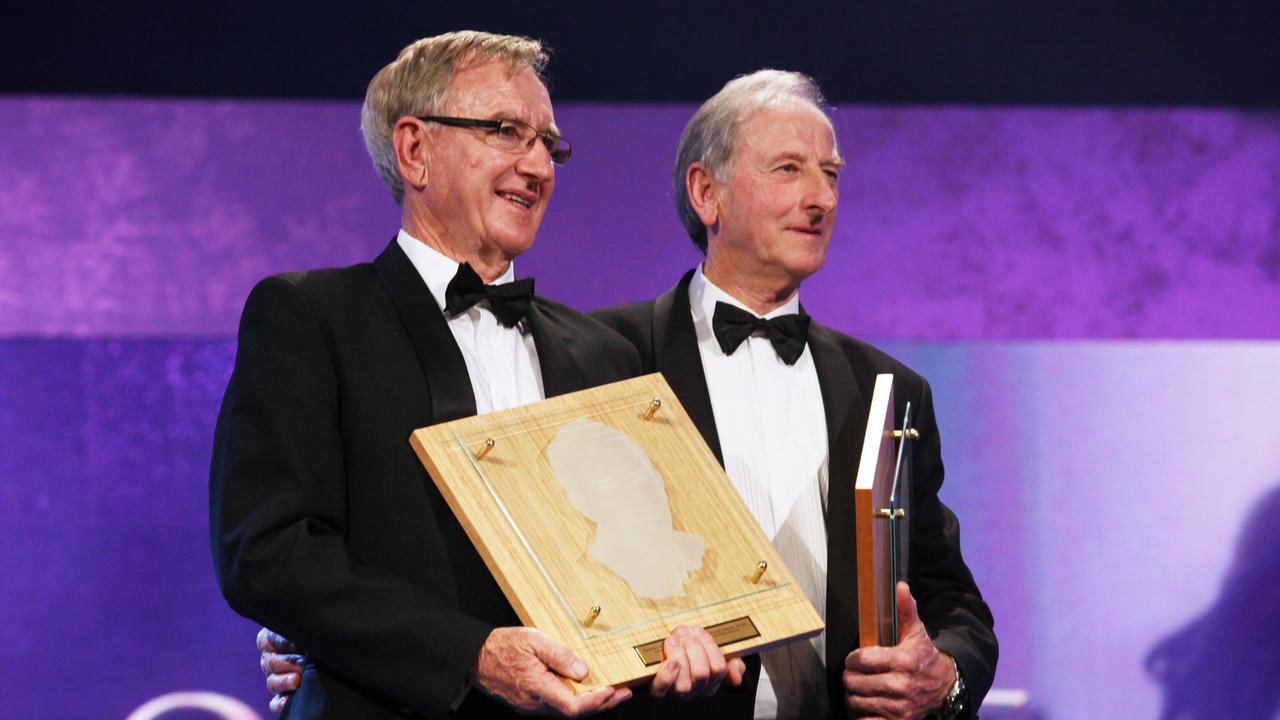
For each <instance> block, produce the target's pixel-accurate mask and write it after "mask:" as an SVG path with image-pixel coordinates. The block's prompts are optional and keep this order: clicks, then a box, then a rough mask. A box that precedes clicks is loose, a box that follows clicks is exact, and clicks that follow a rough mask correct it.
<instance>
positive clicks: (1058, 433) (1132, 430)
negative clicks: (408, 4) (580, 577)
mask: <svg viewBox="0 0 1280 720" xmlns="http://www.w3.org/2000/svg"><path fill="white" fill-rule="evenodd" d="M691 111H692V108H690V107H642V106H630V107H607V106H582V105H566V106H562V107H561V108H560V109H559V116H558V120H559V124H560V125H561V126H562V127H563V128H564V129H565V131H566V132H567V133H569V134H570V137H571V138H572V139H573V140H574V144H575V156H574V160H573V162H572V163H571V164H570V165H569V166H567V167H566V168H564V169H562V170H561V171H560V173H559V176H558V183H559V186H558V188H557V192H556V196H555V199H554V200H553V203H552V209H551V210H550V212H549V214H548V217H547V221H546V223H545V224H544V229H543V232H542V233H541V235H540V240H539V243H538V246H537V247H536V248H535V250H534V251H533V252H532V253H531V254H530V255H529V256H528V257H527V258H524V259H521V261H520V262H519V270H520V272H521V273H522V274H533V275H536V276H537V277H538V282H539V289H540V290H541V291H543V292H544V293H546V294H549V295H552V296H554V297H557V298H558V299H563V300H566V301H568V302H570V303H572V304H574V305H577V306H579V307H582V308H592V307H598V306H602V305H606V304H610V303H614V302H621V301H627V300H634V299H640V298H643V297H649V296H652V295H654V294H656V293H658V292H660V291H662V290H665V289H666V288H667V287H668V286H669V285H670V284H671V283H672V282H674V280H675V278H676V277H677V276H678V274H679V273H680V272H681V270H682V269H684V268H685V267H688V266H690V265H691V264H693V263H694V262H696V261H697V255H696V253H695V251H694V250H693V249H692V246H691V245H690V244H689V243H688V241H687V240H686V239H684V237H683V236H682V234H681V231H680V229H679V225H678V223H677V221H676V220H675V217H674V211H673V210H672V204H671V198H670V191H669V179H668V173H669V162H670V158H671V155H672V153H673V149H674V146H675V143H676V140H677V138H678V135H679V131H680V128H681V127H682V125H683V123H684V122H685V120H686V119H687V117H688V116H689V114H690V113H691ZM836 117H837V126H838V129H839V133H840V137H841V146H842V149H843V151H844V153H845V154H846V156H847V158H848V159H849V160H850V167H849V170H848V172H846V174H845V176H844V178H843V179H842V181H841V189H842V200H843V202H842V210H841V215H842V219H841V220H840V222H839V223H838V228H837V232H836V238H835V241H834V243H833V247H832V251H831V254H830V258H829V262H828V267H827V268H825V269H824V271H823V272H822V273H821V274H820V275H819V276H817V277H815V278H814V279H813V280H812V281H810V282H809V283H807V284H806V285H805V290H804V300H805V303H806V306H808V307H809V309H810V310H811V311H812V312H813V313H814V314H815V315H816V316H817V317H818V318H819V319H820V320H823V321H824V322H827V323H828V324H831V325H834V326H836V327H838V328H840V329H843V330H845V331H847V332H850V333H853V334H857V335H859V336H862V337H866V338H869V339H873V340H879V341H882V342H883V344H884V346H885V347H886V349H888V350H890V351H892V352H895V353H897V354H899V355H900V356H901V357H902V358H903V359H904V360H906V361H908V362H909V363H911V364H913V365H915V366H916V367H917V368H918V369H920V370H922V371H923V372H925V374H926V375H928V376H929V377H930V378H931V379H932V380H933V382H934V386H935V395H936V397H937V399H938V403H939V406H938V410H939V419H940V422H941V424H942V428H943V437H944V439H945V440H946V446H947V451H946V457H947V466H948V483H947V486H946V488H945V490H944V494H945V497H946V499H947V500H948V502H950V503H952V504H953V505H954V506H955V507H957V509H958V510H959V512H960V515H961V518H962V520H963V521H964V540H965V550H966V553H967V555H968V556H969V558H970V560H971V564H972V565H973V567H974V570H975V573H976V574H977V576H978V578H979V581H980V583H981V584H982V586H983V588H984V591H985V592H986V594H987V595H988V596H989V599H990V601H991V604H992V606H993V608H994V610H995V611H996V614H997V623H998V631H999V633H1000V636H1001V640H1002V644H1003V649H1004V654H1003V658H1002V663H1001V667H1000V673H999V675H998V678H997V685H998V686H1000V687H1003V688H1019V689H1025V690H1028V691H1029V692H1030V696H1031V702H1032V705H1033V706H1035V707H1038V708H1039V709H1040V711H1041V712H1042V715H1043V716H1045V717H1062V718H1068V717H1084V716H1089V717H1098V716H1104V717H1106V716H1114V717H1149V716H1152V715H1153V714H1154V712H1155V708H1156V707H1157V704H1158V690H1157V686H1156V684H1155V683H1153V682H1152V681H1151V680H1150V679H1149V678H1148V677H1147V675H1146V672H1145V670H1144V669H1143V658H1144V655H1145V653H1146V652H1147V651H1148V650H1149V649H1150V648H1151V647H1152V646H1153V644H1154V643H1155V642H1156V641H1157V640H1158V639H1160V638H1161V637H1163V636H1165V635H1167V634H1168V633H1169V632H1171V631H1172V630H1173V629H1175V628H1176V627H1179V626H1181V625H1183V624H1185V623H1187V622H1188V621H1189V620H1190V619H1192V618H1193V617H1194V616H1195V615H1196V614H1197V613H1199V612H1200V611H1202V610H1203V609H1204V608H1205V607H1207V606H1208V605H1209V604H1210V603H1212V602H1214V597H1215V596H1216V594H1217V589H1218V585H1219V582H1220V581H1221V580H1222V578H1223V575H1224V573H1225V572H1226V569H1227V568H1228V566H1229V565H1230V564H1231V563H1232V562H1233V560H1232V556H1233V550H1232V543H1233V541H1234V538H1235V537H1236V536H1237V534H1238V532H1239V528H1240V527H1241V525H1242V523H1243V522H1244V518H1245V517H1246V516H1247V514H1248V512H1249V510H1250V508H1252V507H1254V505H1255V503H1257V502H1258V498H1259V497H1261V496H1262V495H1263V494H1264V492H1265V491H1266V490H1267V488H1269V487H1273V486H1275V484H1276V483H1277V482H1280V455H1278V454H1277V453H1278V452H1280V451H1277V450H1276V448H1277V447H1280V444H1278V443H1275V442H1274V439H1275V438H1274V428H1275V427H1277V426H1280V415H1277V410H1276V409H1277V408H1280V402H1277V401H1280V390H1278V389H1277V388H1278V384H1277V381H1276V380H1275V378H1276V375H1277V371H1278V370H1280V344H1277V343H1276V342H1273V341H1274V340H1275V339H1277V338H1280V112H1275V111H1249V112H1245V111H1226V110H1103V109H1080V110H1067V109H1060V110H1027V109H1019V110H1014V109H982V110H977V109H964V108H932V109H903V108H896V109H894V108H842V109H839V110H838V111H837V113H836ZM356 125H357V108H356V106H355V105H353V104H351V103H272V102H196V101H183V102H178V101H173V102H160V101H134V100H66V99H38V98H9V99H4V100H0V127H2V128H4V129H5V132H4V133H2V134H0V173H3V175H2V176H3V177H4V180H3V182H0V239H3V241H4V242H3V244H2V245H0V699H2V700H3V703H4V710H3V711H0V715H8V716H12V717H23V718H64V717H123V716H124V715H125V714H126V713H128V712H129V711H130V710H131V709H132V708H134V707H136V706H138V705H140V704H141V703H142V702H144V701H145V700H147V699H148V698H150V697H153V696H156V695H159V694H161V693H165V692H169V691H173V690H179V689H208V690H216V691H218V692H222V693H225V694H229V695H232V696H236V697H240V698H242V699H244V700H246V701H247V702H249V703H251V704H252V705H254V706H255V707H258V708H260V709H261V708H263V707H264V702H265V697H266V694H265V691H263V690H262V689H261V686H260V682H261V681H260V678H259V676H258V675H257V673H256V667H255V653H254V651H253V650H252V648H251V642H252V632H253V629H254V627H253V625H252V624H251V623H248V622H247V621H244V620H241V619H239V618H237V617H235V616H234V615H233V614H232V613H231V612H230V611H229V610H227V609H226V607H225V604H224V603H223V602H222V600H221V599H220V597H219V596H218V594H217V590H216V587H215V585H214V582H213V578H212V571H211V567H210V563H209V557H208V541H207V528H206V500H205V493H206V477H207V462H208V456H209V449H210V444H211V439H212V438H211V435H212V421H213V417H214V415H215V413H216V410H217V403H218V401H219V398H220V396H221V392H222V389H223V387H224V385H225V382H226V378H227V375H228V373H229V371H230V362H231V358H232V356H233V353H234V328H235V324H236V320H237V317H238V314H239V309H240V306H241V303H242V302H243V299H244V296H245V294H246V293H247V291H248V289H249V287H250V286H251V284H252V283H253V282H254V281H255V280H257V279H258V278H259V277H261V276H263V275H265V274H268V273H271V272H277V271H282V270H286V269H297V268H303V267H309V266H316V265H332V264H346V263H351V262H357V261H361V260H364V259H367V258H369V257H371V256H372V255H373V254H375V253H376V252H377V251H378V250H380V249H381V247H382V246H383V245H384V244H385V243H386V241H387V239H389V238H390V237H391V235H392V234H393V233H394V232H395V230H396V228H397V227H398V214H397V211H396V208H395V207H394V205H393V204H392V202H391V201H390V200H389V198H388V197H387V196H386V193H385V192H384V191H383V190H382V189H381V188H380V186H379V185H378V183H377V181H376V179H375V178H374V176H373V173H372V171H371V170H370V169H369V167H368V161H367V159H366V158H365V157H364V154H363V151H362V148H361V145H360V141H359V137H358V132H357V129H356ZM889 303H891V305H890V304H889ZM1089 338H1095V339H1104V340H1107V341H1108V342H1102V343H1098V342H1061V340H1063V339H1089ZM1134 339H1144V340H1148V341H1150V340H1158V341H1159V342H1134V341H1133V340H1134ZM1228 339H1254V340H1257V341H1259V342H1248V343H1241V342H1222V341H1224V340H1228ZM1183 340H1195V341H1194V342H1183ZM1202 340H1215V341H1216V342H1203V341H1202ZM1046 341H1051V342H1046ZM1267 341H1272V342H1267ZM1239 398H1244V399H1245V401H1246V402H1244V403H1243V405H1242V406H1241V407H1237V406H1238V405H1241V404H1240V403H1238V399H1239ZM1228 468H1229V470H1228ZM1099 508H1103V509H1104V511H1103V512H1098V509H1099ZM1134 508H1137V510H1136V511H1135V510H1134ZM1206 528H1212V532H1208V531H1207V530H1206ZM1206 538H1207V539H1206ZM1188 567H1194V568H1195V572H1194V573H1190V572H1187V571H1186V570H1184V568H1188ZM1273 584H1275V585H1277V586H1280V581H1277V582H1276V583H1273ZM1278 631H1280V630H1278ZM1218 634H1219V635H1221V636H1224V637H1227V638H1228V639H1230V638H1232V637H1234V636H1232V635H1230V634H1229V633H1226V634H1224V633H1218ZM1228 649H1230V648H1228ZM1064 667H1073V668H1083V670H1078V671H1072V672H1069V673H1064V672H1062V668H1064ZM1205 694H1206V695H1211V694H1212V693H1210V692H1206V693H1205ZM994 713H995V710H994V708H993V709H992V712H991V713H987V712H984V716H987V715H992V716H994Z"/></svg>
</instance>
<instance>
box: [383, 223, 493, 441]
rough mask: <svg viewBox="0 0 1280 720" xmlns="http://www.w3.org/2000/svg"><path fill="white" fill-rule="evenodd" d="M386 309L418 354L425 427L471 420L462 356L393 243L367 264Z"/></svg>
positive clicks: (473, 404) (428, 293) (441, 315)
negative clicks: (427, 411)
mask: <svg viewBox="0 0 1280 720" xmlns="http://www.w3.org/2000/svg"><path fill="white" fill-rule="evenodd" d="M373 266H374V269H375V270H376V271H377V273H378V277H379V278H380V279H381V280H382V284H383V286H384V287H385V288H386V289H387V294H388V295H390V296H391V304H392V305H394V306H395V308H396V313H397V314H398V315H399V316H400V322H401V323H403V324H404V328H405V332H406V333H408V335H409V340H410V341H411V342H412V343H413V349H414V351H415V352H416V353H417V354H418V364H419V365H421V366H422V374H423V375H425V376H426V378H427V387H428V388H429V389H430V392H431V422H432V423H433V424H434V423H442V422H447V421H449V420H457V419H458V418H464V417H470V416H472V415H475V414H476V398H475V394H474V393H473V392H472V390H471V376H470V375H468V374H467V364H466V361H464V360H463V359H462V351H461V350H459V349H458V343H457V341H456V340H454V339H453V333H452V332H450V331H449V324H448V323H447V322H445V319H444V313H443V312H442V311H441V310H440V306H438V305H436V301H435V298H433V297H432V296H431V291H430V290H427V286H426V283H424V282H422V276H421V275H419V274H418V271H417V270H416V269H415V268H414V267H413V263H412V262H410V261H409V258H408V257H407V256H406V255H405V254H404V251H403V250H401V249H400V246H399V245H398V244H397V243H396V241H395V240H394V239H393V240H392V241H391V244H390V245H388V246H387V249H386V250H383V251H382V254H381V255H379V256H378V258H377V259H376V260H374V261H373Z"/></svg>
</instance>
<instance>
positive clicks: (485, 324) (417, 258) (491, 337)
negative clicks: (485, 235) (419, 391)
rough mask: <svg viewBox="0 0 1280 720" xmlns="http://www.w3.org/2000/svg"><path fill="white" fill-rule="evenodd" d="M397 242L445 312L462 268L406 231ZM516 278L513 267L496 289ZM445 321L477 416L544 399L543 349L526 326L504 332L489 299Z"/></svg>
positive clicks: (495, 282)
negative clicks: (459, 353) (459, 354)
mask: <svg viewBox="0 0 1280 720" xmlns="http://www.w3.org/2000/svg"><path fill="white" fill-rule="evenodd" d="M396 242H398V243H399V244H400V249H402V250H404V254H405V255H408V256H409V261H410V262H412V263H413V267H414V268H416V269H417V271H418V274H419V275H421V276H422V281H423V282H425V283H426V284H427V289H428V290H430V291H431V296H432V297H433V298H435V300H436V304H437V305H439V306H440V310H441V312H444V306H445V296H444V293H445V289H446V288H448V287H449V281H450V280H452V279H453V276H454V273H456V272H457V271H458V263H456V262H454V261H453V260H450V259H449V258H447V257H445V256H444V255H442V254H440V253H439V252H437V251H435V250H433V249H432V248H430V247H428V246H427V245H426V244H425V243H423V242H421V241H420V240H418V239H417V238H415V237H413V236H412V235H410V234H409V233H407V232H405V231H404V230H401V231H400V234H399V235H397V236H396ZM515 278H516V267H515V263H512V264H511V265H510V267H508V268H507V271H506V272H505V273H503V274H502V276H501V277H499V278H498V279H497V280H496V281H494V282H493V283H490V284H493V285H498V284H502V283H509V282H511V281H513V280H515ZM445 320H446V321H447V322H448V324H449V330H450V331H451V332H452V333H453V337H454V339H455V340H457V341H458V349H459V350H461V351H462V359H463V360H464V361H465V362H466V364H467V376H468V377H469V378H470V379H471V390H472V391H473V392H474V393H475V396H476V413H478V414H484V413H487V412H492V411H494V410H506V409H507V408H513V407H516V406H518V405H527V404H529V403H533V402H537V401H539V400H542V399H544V397H545V393H544V391H543V389H542V372H541V369H540V368H539V366H538V349H537V348H536V347H535V346H534V343H533V334H532V333H530V332H528V331H527V330H526V327H525V323H524V321H521V322H520V323H518V324H517V325H516V326H515V327H504V326H503V325H502V323H500V322H498V318H497V317H495V316H494V314H493V311H491V310H490V309H489V302H488V301H487V300H486V301H482V302H479V303H477V304H475V305H473V306H472V307H471V308H469V309H467V310H465V311H463V312H461V313H458V314H457V315H449V314H448V313H445Z"/></svg>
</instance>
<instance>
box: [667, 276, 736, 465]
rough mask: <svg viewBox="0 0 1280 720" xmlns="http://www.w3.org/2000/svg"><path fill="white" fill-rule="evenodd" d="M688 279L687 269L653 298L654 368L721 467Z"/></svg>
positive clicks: (713, 417) (721, 459)
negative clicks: (669, 387)
mask: <svg viewBox="0 0 1280 720" xmlns="http://www.w3.org/2000/svg"><path fill="white" fill-rule="evenodd" d="M692 278H693V271H692V270H690V271H689V272H687V273H685V275H684V277H683V278H681V279H680V282H678V283H676V286H675V287H674V288H672V289H670V290H668V291H667V292H665V293H663V294H662V295H661V296H660V297H659V298H658V299H657V300H655V301H654V307H653V342H654V346H653V354H654V356H655V357H656V358H657V360H658V370H659V371H660V372H661V373H662V374H663V375H664V376H665V377H666V378H667V383H668V384H669V385H671V389H672V390H674V391H675V393H676V397H678V398H680V404H681V405H684V409H685V412H687V413H689V419H691V420H693V424H694V426H695V427H697V428H698V431H699V432H701V433H702V437H703V439H704V440H706V441H707V445H708V446H709V447H710V448H711V452H712V453H714V454H715V456H716V460H719V461H720V465H721V466H723V465H724V456H723V455H722V454H721V452H720V435H719V433H717V432H716V418H715V414H714V413H713V412H712V410H711V395H710V394H709V393H708V392H707V378H706V375H704V374H703V370H702V354H701V353H699V352H698V336H697V333H695V332H694V329H693V316H692V315H690V314H689V281H690V280H691V279H692Z"/></svg>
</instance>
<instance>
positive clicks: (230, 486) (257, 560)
mask: <svg viewBox="0 0 1280 720" xmlns="http://www.w3.org/2000/svg"><path fill="white" fill-rule="evenodd" d="M527 327H528V329H529V331H530V332H532V333H533V337H534V341H535V343H536V345H537V350H538V362H539V365H540V366H541V370H542V378H543V387H544V389H545V391H546V394H547V396H554V395H560V394H563V393H566V392H571V391H574V390H580V389H583V388H586V387H590V386H594V385H600V384H603V383H607V382H612V381H615V380H621V379H625V378H628V377H633V376H635V375H636V374H637V372H638V370H639V367H638V365H639V363H638V360H637V357H636V352H635V349H634V348H633V347H632V346H631V345H630V344H628V343H627V342H626V341H625V340H623V339H622V338H621V337H619V336H618V335H617V334H615V333H613V332H612V331H610V330H609V329H608V328H606V327H604V326H603V325H601V324H600V323H598V322H596V321H595V320H592V319H590V318H587V317H586V316H583V315H580V314H578V313H576V312H574V311H573V310H570V309H569V308H567V307H565V306H563V305H560V304H558V303H553V302H550V301H548V300H545V299H542V298H535V299H534V301H533V304H532V307H531V309H530V311H529V315H528V319H527ZM475 411H476V409H475V399H474V396H473V393H472V390H471V383H470V380H469V379H468V375H467V370H466V366H465V364H464V362H463V359H462V354H461V352H460V351H459V350H458V346H457V344H456V343H455V341H454V339H453V335H452V334H451V333H450V331H449V328H448V326H447V324H446V321H445V319H444V316H443V314H442V312H441V310H440V308H439V307H437V305H436V303H435V300H434V299H433V298H432V296H431V294H430V292H429V291H428V290H427V288H426V285H425V284H424V283H423V282H422V279H421V277H420V276H419V275H418V273H417V271H416V270H415V269H414V267H413V265H412V264H411V263H410V261H409V259H408V258H407V257H406V256H405V255H404V253H403V251H401V249H400V248H399V246H398V245H397V244H396V243H395V242H394V241H392V243H391V245H390V246H389V247H388V248H387V249H386V250H385V251H384V252H383V253H382V254H381V255H379V256H378V258H377V259H376V260H375V261H374V262H373V263H365V264H361V265H355V266H353V267H349V268H344V269H330V270H317V271H312V272H305V273H295V274H286V275H278V276H275V277H271V278H268V279H267V280H264V281H262V282H261V283H259V284H258V286H257V287H255V288H254V290H253V292H252V293H251V294H250V296H249V299H248V300H247V301H246V303H245V309H244V314H243V317H242V319H241V322H240V336H239V347H238V349H237V353H236V363H235V369H234V371H233V373H232V376H231V380H230V383H229V384H228V386H227V392H226V396H225V398H224V400H223V403H222V409H221V413H220V415H219V417H218V425H217V431H216V435H215V438H214V451H213V464H212V471H211V476H210V500H209V506H210V534H211V538H212V546H213V557H214V565H215V568H216V571H217V576H218V582H219V584H220V585H221V587H222V591H223V594H224V595H225V596H226V598H227V601H228V602H229V603H230V604H231V606H232V608H234V609H235V610H236V611H237V612H239V613H240V614H242V615H245V616H246V617H250V618H252V619H253V620H255V621H257V622H260V623H263V624H265V625H266V626H268V627H271V628H273V629H276V630H278V631H279V632H281V633H283V634H284V635H285V636H286V637H289V638H290V639H292V640H294V641H295V642H297V643H298V644H299V645H300V646H301V647H304V648H306V650H307V661H306V666H305V671H304V673H303V679H302V686H301V687H300V688H299V689H298V691H297V693H296V694H295V696H294V698H293V699H292V700H291V702H290V704H289V708H288V710H287V711H286V717H291V718H361V719H364V718H389V717H403V716H406V715H415V714H416V715H422V716H428V717H444V716H445V715H447V714H449V713H450V712H451V711H452V712H454V713H456V714H460V715H463V716H466V715H472V716H484V717H489V716H493V715H495V714H497V715H502V714H506V710H505V708H504V707H502V706H499V705H498V704H497V703H496V702H495V701H492V700H490V699H488V698H487V697H486V696H484V695H483V694H482V693H479V692H470V693H468V692H466V690H465V688H466V677H467V673H468V670H469V668H470V666H471V664H472V663H473V662H474V660H475V658H476V657H477V655H478V653H479V649H480V646H481V645H482V644H483V643H484V640H485V638H486V637H487V636H488V634H489V632H490V631H491V630H492V629H493V628H494V627H496V626H503V625H519V624H520V622H519V620H518V618H517V617H516V614H515V613H514V612H513V610H512V609H511V607H510V605H508V603H507V602H506V600H505V599H504V598H503V595H502V592H501V590H500V589H499V588H498V585H497V584H496V583H495V581H494V580H493V577H492V576H491V575H490V574H489V572H488V570H487V569H486V568H485V565H484V563H483V561H482V560H481V559H480V557H479V555H478V554H477V553H476V550H475V548H474V547H473V546H472V544H471V542H470V540H469V539H468V538H467V536H466V533H465V532H464V531H463V530H462V528H461V527H460V526H459V524H458V522H457V520H456V519H455V518H454V515H453V513H452V512H451V511H450V509H449V506H448V504H447V503H446V502H445V501H444V499H443V498H442V497H441V496H440V494H439V492H438V491H437V490H436V487H435V484H434V483H433V482H432V481H431V479H430V477H429V476H428V475H427V474H426V471H425V470H423V468H422V465H421V464H420V463H419V462H418V459H417V457H416V455H415V454H414V453H413V450H412V449H411V448H410V446H409V442H408V439H409V434H410V432H411V431H413V430H414V429H415V428H419V427H423V426H426V425H431V424H433V423H439V422H444V421H447V420H453V419H457V418H461V417H465V416H468V415H473V414H475Z"/></svg>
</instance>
